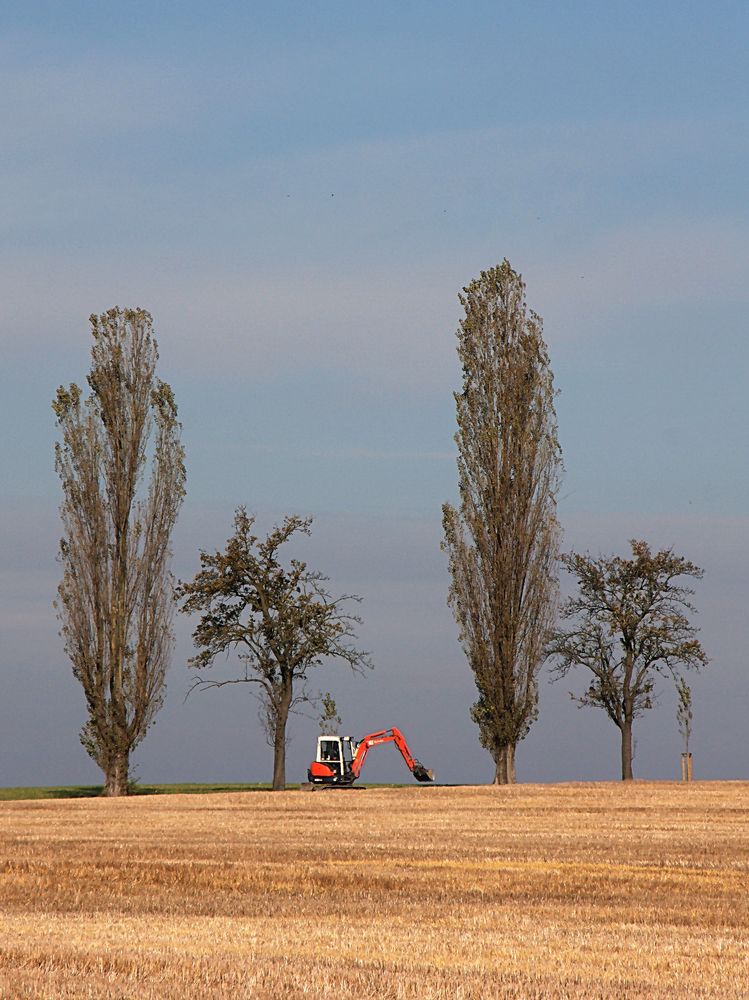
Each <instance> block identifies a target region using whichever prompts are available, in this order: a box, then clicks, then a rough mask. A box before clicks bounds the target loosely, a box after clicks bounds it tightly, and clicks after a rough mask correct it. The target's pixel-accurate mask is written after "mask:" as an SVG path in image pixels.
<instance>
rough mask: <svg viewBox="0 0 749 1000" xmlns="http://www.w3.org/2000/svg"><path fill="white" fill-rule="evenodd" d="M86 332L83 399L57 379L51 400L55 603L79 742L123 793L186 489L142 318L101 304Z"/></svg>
mask: <svg viewBox="0 0 749 1000" xmlns="http://www.w3.org/2000/svg"><path fill="white" fill-rule="evenodd" d="M91 332H92V335H93V338H94V345H93V347H92V349H91V359H92V362H91V371H90V373H89V376H88V383H89V386H90V387H91V394H90V395H89V396H88V397H87V398H86V399H85V400H84V399H83V396H82V393H81V390H80V389H79V388H78V386H77V385H75V384H73V385H70V386H69V387H68V388H67V389H66V388H64V387H62V386H61V387H60V388H59V389H58V390H57V397H56V399H55V400H54V402H53V404H52V405H53V409H54V411H55V414H56V416H57V425H58V427H59V428H60V431H61V433H62V441H61V442H58V444H57V445H56V447H55V456H56V463H55V464H56V468H57V472H58V474H59V476H60V480H61V482H62V490H63V502H62V506H61V507H60V516H61V518H62V524H63V530H64V537H63V539H62V541H61V542H60V562H61V564H62V567H63V577H62V582H61V583H60V586H59V588H58V594H59V601H58V602H57V604H56V606H57V608H58V616H59V618H60V621H61V623H62V636H63V638H64V640H65V651H66V652H67V654H68V656H69V657H70V659H71V661H72V664H73V673H74V675H75V677H76V678H77V679H78V680H79V681H80V683H81V685H82V687H83V692H84V695H85V698H86V705H87V708H88V721H87V722H86V724H85V726H84V727H83V730H82V731H81V742H82V744H83V746H84V747H85V749H86V751H87V752H88V753H89V755H90V756H91V757H92V758H93V759H94V760H95V761H96V763H97V764H98V765H99V767H100V768H101V769H102V771H103V772H104V781H105V791H106V794H107V795H124V794H125V793H126V792H127V790H128V776H129V768H130V755H131V753H132V751H133V750H134V749H135V747H136V746H137V745H138V744H139V743H140V741H141V740H142V739H143V738H144V736H145V735H146V732H147V730H148V727H149V726H150V725H151V723H152V722H153V720H154V716H155V715H156V712H157V711H158V709H159V707H160V706H161V703H162V699H163V693H164V677H165V674H166V669H167V666H168V664H169V658H170V656H171V651H172V616H173V602H172V577H171V573H170V572H169V559H170V555H171V552H170V537H171V532H172V528H173V527H174V523H175V521H176V518H177V513H178V511H179V508H180V505H181V503H182V498H183V497H184V493H185V467H184V451H183V448H182V445H181V444H180V425H179V423H178V422H177V406H176V404H175V402H174V396H173V394H172V390H171V389H170V388H169V386H168V385H167V384H166V383H165V382H161V381H159V380H158V379H157V378H156V361H157V359H158V351H157V349H156V341H155V340H154V337H153V329H152V320H151V317H150V316H149V314H148V313H147V312H145V311H144V310H142V309H110V310H109V312H107V313H103V314H102V315H101V316H91ZM149 454H150V456H151V476H150V480H149V482H148V485H147V487H145V488H144V487H143V483H142V480H143V472H144V468H145V466H146V464H147V461H148V456H149Z"/></svg>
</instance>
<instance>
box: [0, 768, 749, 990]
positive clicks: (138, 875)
mask: <svg viewBox="0 0 749 1000" xmlns="http://www.w3.org/2000/svg"><path fill="white" fill-rule="evenodd" d="M0 997H2V998H3V1000H6V998H7V1000H11V998H12V1000H16V998H26V997H34V998H50V1000H51V998H88V997H95V998H109V1000H114V998H126V997H127V998H130V997H133V998H138V1000H155V998H168V1000H183V998H184V1000H192V998H204V997H227V998H228V997H231V998H238V1000H242V998H255V997H257V998H275V997H284V998H290V1000H302V998H310V997H326V998H333V997H335V998H347V997H352V998H357V1000H360V998H378V1000H380V998H382V1000H387V998H413V1000H422V998H423V1000H433V998H434V1000H436V998H440V1000H442V998H445V1000H447V998H461V1000H473V998H476V1000H478V998H494V997H503V998H510V997H518V998H529V1000H531V998H539V1000H540V998H544V1000H546V998H549V1000H561V998H578V997H580V998H591V1000H592V998H609V997H612V998H613V997H616V998H637V997H648V998H664V1000H665V998H667V997H668V998H674V997H676V998H678V997H690V998H691V997H716V998H721V1000H726V998H734V997H749V784H746V783H738V782H704V783H700V782H695V783H694V784H693V785H691V786H684V785H679V784H666V783H663V784H661V783H639V782H636V783H633V784H632V785H622V784H620V783H617V784H613V783H612V784H580V785H573V784H571V785H548V786H542V785H519V786H515V787H513V788H491V787H478V788H477V787H472V788H439V787H436V788H431V787H413V788H403V789H397V788H395V789H371V788H370V789H366V790H353V791H326V792H321V791H317V792H314V793H309V792H301V791H299V792H297V791H294V792H287V793H283V794H278V793H277V794H273V793H270V792H250V793H243V794H219V795H211V796H207V795H202V796H201V795H192V796H186V795H182V796H150V797H137V798H131V799H125V800H105V799H80V800H58V801H23V802H6V803H0Z"/></svg>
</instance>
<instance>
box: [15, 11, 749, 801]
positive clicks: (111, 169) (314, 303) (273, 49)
mask: <svg viewBox="0 0 749 1000" xmlns="http://www.w3.org/2000/svg"><path fill="white" fill-rule="evenodd" d="M748 30H749V8H747V6H746V5H745V4H743V3H728V2H725V3H724V2H716V3H713V4H711V5H709V7H708V6H707V5H705V4H697V3H690V2H683V0H680V2H678V3H676V2H673V3H671V2H657V3H652V2H650V3H647V4H646V3H640V2H633V3H629V4H626V5H618V6H615V5H608V4H600V3H592V2H591V3H584V2H569V3H565V4H558V3H534V2H527V0H526V2H522V3H521V2H507V3H504V4H496V3H490V2H482V0H475V2H470V3H466V4H460V5H459V4H456V3H448V2H441V0H430V2H426V0H413V2H409V3H402V2H401V3H394V2H387V0H383V2H381V3H378V4H376V5H373V4H363V3H351V2H348V3H343V2H332V0H320V2H318V3H315V4H309V3H301V2H294V3H291V2H277V3H274V4H267V3H257V2H242V3H221V2H218V3H215V4H212V5H210V7H208V6H206V5H204V4H199V3H193V2H188V0H183V2H180V3H169V2H165V3H160V4H151V3H149V4H146V3H137V2H132V3H128V4H114V3H110V2H107V0H103V2H102V0H100V2H96V3H94V2H90V3H84V2H78V0H70V2H68V3H65V4H59V3H52V2H50V3H35V2H33V0H30V2H23V3H20V2H12V0H9V2H5V3H2V4H0V127H1V128H2V136H3V142H2V146H1V147H0V192H1V194H0V231H1V232H2V238H1V239H0V256H1V260H0V346H1V347H2V358H3V362H2V369H1V372H2V374H1V376H0V378H1V380H2V382H1V384H0V416H1V417H2V425H3V428H4V433H3V435H2V436H1V437H0V465H1V467H2V469H3V476H2V480H1V481H0V685H1V686H2V697H1V698H0V785H6V786H7V785H27V784H38V785H49V784H67V783H95V782H97V780H98V776H99V772H98V771H97V769H96V767H95V766H94V765H93V763H92V762H91V761H90V760H89V759H88V758H87V757H86V755H85V753H84V751H83V750H82V749H81V748H80V746H79V743H78V735H77V733H78V730H79V728H80V726H81V724H82V723H83V722H84V721H85V706H84V702H83V697H82V693H81V690H80V688H79V686H78V684H77V682H76V681H75V680H74V678H73V677H72V674H71V670H70V665H69V662H68V661H67V660H66V658H65V654H64V651H63V648H62V643H61V641H60V638H59V636H58V628H59V625H58V622H57V620H56V617H55V611H54V608H53V606H52V602H53V600H54V597H55V589H56V586H57V583H58V580H59V574H60V568H59V565H58V564H57V563H56V559H55V556H56V548H57V543H58V540H59V537H60V531H61V529H60V523H59V517H58V513H57V508H58V505H59V501H60V489H59V483H58V481H57V478H56V475H55V471H54V461H53V447H54V441H55V438H56V434H57V431H56V428H55V425H54V416H53V414H52V410H51V407H50V402H51V400H52V398H53V396H54V393H55V390H56V388H57V386H58V385H60V384H67V383H69V382H71V381H77V382H78V383H83V382H84V381H85V376H86V372H87V371H88V367H89V348H90V343H89V342H90V335H89V332H88V319H87V318H88V316H89V315H90V314H91V313H92V312H101V311H104V310H105V309H108V308H110V307H111V306H113V305H121V306H141V307H143V308H147V309H148V310H149V311H150V312H151V313H152V315H153V317H154V323H155V329H156V334H157V338H158V342H159V348H160V355H161V357H160V363H159V374H160V376H161V377H162V378H163V379H165V380H166V381H168V382H169V383H170V384H171V385H172V387H173V389H174V392H175V395H176V399H177V402H178V405H179V412H180V419H181V421H182V424H183V440H184V443H185V447H186V450H187V464H188V493H187V498H186V501H185V504H184V507H183V510H182V513H181V516H180V520H179V523H178V525H177V529H176V531H175V535H174V572H175V574H176V575H177V576H178V577H179V578H182V579H189V578H191V577H192V576H193V575H194V573H195V572H196V570H197V568H198V550H199V549H200V548H205V549H216V548H219V547H221V546H223V544H224V541H225V539H226V538H227V537H228V536H229V534H230V533H231V526H232V515H233V511H234V509H235V507H236V506H237V505H239V504H244V505H246V506H247V508H248V509H250V510H251V511H253V512H255V513H256V515H257V518H258V524H259V525H260V526H262V527H263V528H270V527H271V526H272V525H273V524H274V523H277V522H278V521H279V520H280V519H281V518H282V517H283V516H284V514H286V513H289V512H295V513H299V514H304V515H312V516H314V518H315V520H314V524H313V531H312V536H311V538H310V539H307V540H303V541H301V542H300V543H299V545H298V547H297V548H295V550H294V551H293V553H291V554H293V555H297V556H299V557H302V558H306V559H308V561H309V563H310V565H311V566H312V567H313V568H315V569H319V570H321V571H323V572H325V573H326V574H327V575H328V576H329V578H330V584H331V588H332V589H334V590H336V591H340V592H343V591H346V592H350V593H355V594H358V595H360V596H361V598H362V603H361V605H360V607H359V611H360V614H361V616H362V619H363V623H362V626H361V629H360V640H361V644H362V646H363V647H364V648H366V649H368V650H370V651H371V653H372V658H373V661H374V664H375V668H374V670H373V671H372V672H371V673H369V674H368V675H367V676H366V677H351V676H350V675H349V674H348V673H347V672H346V668H345V667H342V666H341V665H340V664H334V663H331V664H328V665H326V666H325V667H323V668H320V670H319V671H318V673H317V675H316V676H314V677H313V678H312V681H311V687H312V689H313V690H317V689H319V690H321V691H330V692H331V693H332V694H333V696H334V697H335V698H336V701H337V703H338V706H339V710H340V714H341V715H342V717H343V729H344V731H345V732H350V733H351V734H352V735H354V736H356V737H360V736H361V735H363V734H364V733H366V732H369V731H372V730H377V729H380V728H385V727H388V726H391V725H397V726H399V727H400V728H401V729H402V730H403V731H404V732H405V734H406V736H407V739H408V741H409V743H410V744H411V745H412V749H413V751H414V752H415V753H416V755H417V756H418V757H419V758H420V759H421V760H422V761H423V762H424V763H425V764H426V765H427V766H428V767H431V768H433V769H434V770H435V772H436V773H437V777H438V780H442V781H446V782H465V781H469V782H472V781H487V780H490V778H491V775H492V763H491V760H490V759H489V757H488V755H487V753H486V752H485V751H484V750H482V749H481V747H480V746H479V745H478V740H477V732H476V728H475V726H474V725H473V723H472V722H471V720H470V718H469V709H470V705H471V704H472V702H473V700H474V699H475V689H474V687H473V683H472V678H471V674H470V671H469V669H468V666H467V664H466V660H465V656H464V654H463V653H462V651H461V649H460V646H459V645H458V642H457V638H456V628H455V624H454V622H453V619H452V616H451V613H450V610H449V608H448V607H447V604H446V594H447V587H448V582H449V581H448V574H447V566H446V560H445V557H444V554H443V553H442V552H441V551H440V539H441V527H440V508H441V505H442V503H443V502H444V501H445V500H451V501H454V500H455V497H456V467H455V446H454V443H453V434H454V431H455V415H454V405H453V400H452V393H453V391H455V390H456V389H457V388H458V387H459V380H460V370H459V367H458V363H457V358H456V353H455V330H456V327H457V323H458V320H459V318H460V304H459V302H458V293H459V292H460V289H461V288H462V287H463V286H464V285H466V284H467V283H468V282H469V281H471V280H472V278H474V277H475V276H477V275H478V273H479V272H480V271H481V270H482V269H486V268H488V267H491V266H493V265H494V264H496V263H498V262H499V261H501V260H502V259H503V258H504V257H507V258H508V259H509V260H510V261H511V263H512V265H513V266H514V267H515V269H516V270H518V271H520V272H521V273H522V275H523V277H524V280H525V281H526V284H527V296H528V303H529V305H530V306H531V307H532V308H533V309H534V310H535V311H536V312H538V313H540V315H541V316H542V317H543V319H544V330H545V336H546V339H547V342H548V346H549V352H550V356H551V363H552V368H553V371H554V376H555V384H556V386H557V389H558V390H559V397H558V401H557V411H558V418H559V437H560V442H561V445H562V449H563V453H564V462H565V468H566V472H565V477H564V482H563V487H562V491H561V498H560V508H559V515H560V520H561V523H562V527H563V530H564V541H563V544H564V547H565V549H571V548H574V549H576V550H583V551H585V550H587V551H590V552H591V553H592V554H595V555H597V554H599V553H613V552H619V553H622V554H625V553H626V551H627V540H628V539H630V538H633V537H637V538H645V539H646V540H648V541H649V542H650V543H651V545H653V546H654V547H658V548H660V547H666V546H673V547H674V548H675V550H676V551H677V552H678V553H680V554H683V555H685V556H687V557H688V558H689V559H691V560H692V561H694V562H696V563H698V564H699V565H700V566H702V567H703V568H704V570H705V576H704V579H703V580H701V581H699V582H698V583H697V584H696V595H695V603H696V606H697V608H698V610H699V615H698V617H697V618H696V619H695V620H696V622H697V624H698V625H699V627H700V628H701V633H700V637H701V639H702V642H703V645H704V647H705V649H706V651H707V654H708V656H709V657H710V660H711V662H710V665H709V667H708V668H707V669H706V670H705V671H704V672H703V673H702V674H701V675H699V676H697V677H694V678H693V679H692V681H691V683H692V690H693V701H694V732H693V737H692V746H691V749H692V751H693V753H694V760H695V775H696V776H697V777H703V778H715V779H720V778H745V777H747V776H748V775H749V747H747V741H746V739H745V731H746V723H745V716H746V705H747V703H748V702H749V669H747V654H746V650H747V648H748V647H749V625H748V624H747V614H746V607H747V602H748V601H749V581H748V579H747V570H746V567H747V565H749V512H748V511H747V496H748V495H749V437H748V436H747V429H749V419H748V418H749V402H748V401H747V393H746V383H747V374H748V371H749V341H748V340H747V329H746V316H747V306H748V305H749V280H747V279H748V277H749V276H748V275H747V260H749V198H747V162H748V154H749V128H748V127H747V113H748V111H749V101H748V99H747V94H749V64H748V63H747V60H746V58H745V44H746V37H747V31H748ZM569 586H570V585H569V583H568V582H567V581H563V589H564V591H565V592H566V593H568V592H569ZM193 625H194V623H193ZM191 627H192V626H191V624H190V622H189V621H188V620H186V619H184V618H183V617H180V620H178V621H177V622H176V630H177V642H176V648H175V654H174V659H173V664H172V667H171V670H170V672H169V676H168V690H167V698H166V703H165V706H164V708H163V709H162V711H161V713H160V715H159V716H158V717H157V720H156V724H155V726H154V727H153V729H152V731H151V732H150V733H149V735H148V737H147V739H146V740H145V742H144V743H143V744H142V746H141V747H140V748H139V749H138V751H137V752H136V755H135V758H134V762H135V771H136V777H138V778H139V779H140V780H143V781H184V780H194V781H260V780H268V779H269V778H270V772H271V758H270V751H269V749H268V747H267V746H266V744H265V739H264V735H263V733H262V731H261V728H260V726H259V724H258V721H257V712H256V706H255V704H254V702H253V700H252V697H251V694H250V691H249V690H246V689H244V688H234V687H232V688H228V689H224V690H219V691H212V692H205V693H203V694H197V695H196V694H193V695H191V696H190V697H189V698H188V699H187V700H185V696H186V693H187V690H188V688H189V685H190V681H191V673H190V671H189V670H188V668H187V666H186V663H187V660H188V658H189V656H190V655H191V653H192V647H191V639H190V633H191ZM231 670H232V662H231V661H229V662H226V663H222V664H219V665H217V667H216V668H215V673H216V676H219V675H220V676H231ZM585 686H586V679H585V677H584V676H582V675H581V674H580V675H572V676H570V677H568V678H567V679H566V680H565V681H562V682H559V683H557V684H553V685H550V684H549V683H548V672H547V671H544V672H543V673H542V675H541V687H540V715H539V719H538V721H537V722H536V723H535V724H534V726H533V728H532V729H531V732H530V734H529V735H528V737H527V738H526V740H525V741H524V742H523V743H522V744H521V746H520V747H519V749H518V757H517V766H518V778H519V780H521V781H571V780H604V779H612V778H617V777H618V773H619V772H618V766H619V764H618V761H619V748H618V740H617V737H618V732H617V730H616V729H615V727H614V726H613V725H612V723H611V722H610V721H609V720H608V719H607V718H606V717H605V715H604V714H603V713H602V712H596V711H593V710H590V709H586V710H582V711H581V710H578V709H576V707H575V705H574V703H573V702H572V700H571V699H570V697H569V692H570V691H574V690H578V691H581V690H583V689H584V688H585ZM316 732H317V728H316V724H315V721H314V719H311V718H306V717H300V718H296V719H294V720H293V721H292V724H291V727H290V735H291V742H290V745H289V765H288V776H289V779H290V780H301V779H303V778H304V776H305V772H306V767H307V764H308V762H309V760H310V759H311V756H312V751H313V749H314V740H315V736H316ZM635 739H636V757H635V761H634V768H635V774H636V776H639V777H643V778H662V779H669V778H675V777H677V776H678V773H679V754H680V752H681V749H682V745H681V742H680V737H679V734H678V730H677V724H676V699H675V696H674V694H673V691H672V690H669V688H668V686H666V685H663V686H662V687H661V689H660V697H659V704H658V706H657V708H656V709H655V710H654V711H652V712H650V713H648V715H647V716H646V717H644V718H643V719H641V720H639V721H638V722H637V724H636V729H635ZM367 775H368V776H369V777H370V779H371V780H373V781H377V780H393V781H397V780H403V779H404V778H405V779H407V778H408V775H407V773H406V772H405V770H404V768H403V765H402V762H400V760H399V758H398V755H397V753H396V752H395V751H394V750H393V748H392V747H390V748H387V747H385V748H382V749H381V751H380V752H379V753H378V754H375V753H373V754H371V755H370V757H369V759H368V762H367Z"/></svg>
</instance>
